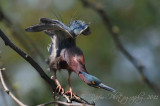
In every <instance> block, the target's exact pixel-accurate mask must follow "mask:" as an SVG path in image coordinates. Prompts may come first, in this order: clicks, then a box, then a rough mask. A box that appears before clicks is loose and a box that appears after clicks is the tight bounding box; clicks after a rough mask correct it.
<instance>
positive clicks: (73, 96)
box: [65, 91, 80, 99]
mask: <svg viewBox="0 0 160 106" xmlns="http://www.w3.org/2000/svg"><path fill="white" fill-rule="evenodd" d="M65 94H66V95H70V96H71V99H72V98H76V99H80V98H79V97H78V96H76V94H74V93H73V92H72V91H67V92H65Z"/></svg>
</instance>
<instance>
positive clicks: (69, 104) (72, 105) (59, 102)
mask: <svg viewBox="0 0 160 106" xmlns="http://www.w3.org/2000/svg"><path fill="white" fill-rule="evenodd" d="M53 103H54V104H60V105H66V106H93V105H88V104H82V103H66V102H62V101H51V102H47V103H43V104H40V105H38V106H47V105H50V104H53Z"/></svg>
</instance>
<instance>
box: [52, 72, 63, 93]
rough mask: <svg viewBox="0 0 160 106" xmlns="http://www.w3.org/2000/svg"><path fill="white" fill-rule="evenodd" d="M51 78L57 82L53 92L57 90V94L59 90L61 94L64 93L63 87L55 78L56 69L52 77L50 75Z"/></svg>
mask: <svg viewBox="0 0 160 106" xmlns="http://www.w3.org/2000/svg"><path fill="white" fill-rule="evenodd" d="M51 79H53V80H54V81H55V82H56V84H57V88H56V90H55V92H57V90H58V92H57V94H59V93H60V92H61V94H64V89H63V88H62V87H61V84H60V83H59V81H58V79H57V76H56V71H54V77H52V78H51Z"/></svg>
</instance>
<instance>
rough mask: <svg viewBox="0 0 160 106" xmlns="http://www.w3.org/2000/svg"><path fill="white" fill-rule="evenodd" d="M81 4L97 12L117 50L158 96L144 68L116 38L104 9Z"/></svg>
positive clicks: (155, 87)
mask: <svg viewBox="0 0 160 106" xmlns="http://www.w3.org/2000/svg"><path fill="white" fill-rule="evenodd" d="M81 2H82V4H83V5H84V6H85V7H88V8H91V9H92V10H94V11H95V12H97V13H98V14H99V16H100V17H101V18H102V20H103V22H104V24H105V26H106V27H107V29H108V31H109V33H110V34H111V37H112V38H113V40H114V42H115V44H116V46H117V48H118V49H119V50H120V51H121V52H122V53H123V54H124V55H125V56H126V57H127V58H128V60H129V61H130V62H131V63H132V64H133V65H134V66H135V68H136V69H137V70H138V72H139V73H140V75H141V77H142V79H143V80H144V81H145V82H146V84H148V86H149V87H150V88H152V89H153V90H154V91H155V92H157V93H158V94H159V95H160V88H158V86H157V85H155V84H154V83H153V82H152V81H150V79H149V78H148V76H147V75H146V68H145V66H144V65H143V64H142V63H141V62H139V60H137V59H136V58H135V57H133V56H132V55H131V54H130V53H129V52H128V51H127V50H126V49H125V47H124V46H123V44H122V43H121V41H120V39H119V36H118V31H116V30H115V29H114V28H115V27H114V26H113V25H112V23H111V21H110V19H109V16H108V15H107V14H106V12H105V11H104V9H103V8H102V6H101V5H99V4H97V5H96V4H93V3H91V2H89V1H88V0H81Z"/></svg>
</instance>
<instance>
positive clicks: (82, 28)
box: [26, 18, 115, 97]
mask: <svg viewBox="0 0 160 106" xmlns="http://www.w3.org/2000/svg"><path fill="white" fill-rule="evenodd" d="M26 31H28V32H40V31H44V32H45V33H46V34H47V35H49V36H50V37H51V40H52V43H51V44H50V46H49V48H48V51H49V54H50V56H49V59H48V64H49V66H50V70H51V72H53V73H54V78H53V79H54V80H55V82H56V84H57V89H59V92H60V91H62V93H64V89H63V88H62V87H61V85H60V83H59V81H58V79H57V77H56V72H57V70H61V69H66V70H68V73H69V78H68V83H69V87H70V90H69V91H68V92H66V93H69V94H70V95H71V97H72V96H75V95H74V94H73V92H72V88H71V83H70V80H71V79H70V75H71V73H72V72H75V73H76V74H77V75H78V76H79V77H80V78H81V79H82V80H83V81H84V82H86V83H87V84H88V85H90V86H93V87H96V88H102V89H105V90H108V91H112V92H114V91H115V90H114V89H113V88H111V87H108V86H106V85H104V84H103V83H102V82H101V81H100V80H99V79H98V78H96V77H95V76H93V75H90V74H89V73H88V72H87V70H86V68H85V59H84V55H83V52H82V51H81V50H80V49H79V48H78V47H77V46H76V37H77V36H79V35H81V34H83V35H86V36H87V35H89V34H90V28H89V23H85V22H84V21H81V20H75V21H71V22H70V24H69V25H68V26H66V25H65V24H64V23H62V22H60V21H58V20H54V19H47V18H41V19H40V23H39V24H36V25H33V26H30V27H29V28H27V29H26Z"/></svg>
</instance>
